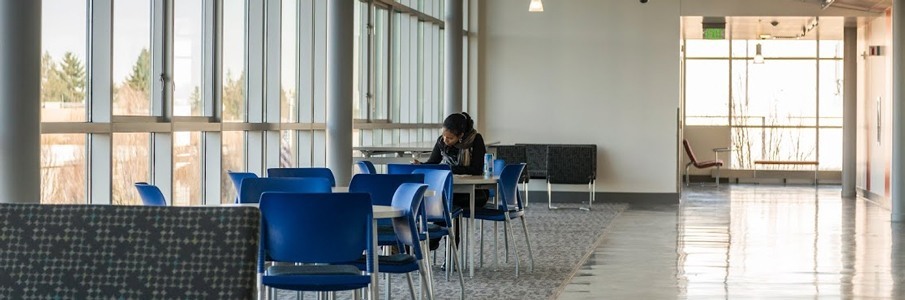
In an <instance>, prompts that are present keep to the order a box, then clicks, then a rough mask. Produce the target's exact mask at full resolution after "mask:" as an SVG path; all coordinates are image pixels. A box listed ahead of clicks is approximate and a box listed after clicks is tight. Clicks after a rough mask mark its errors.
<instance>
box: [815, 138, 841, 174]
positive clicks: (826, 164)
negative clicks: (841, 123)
mask: <svg viewBox="0 0 905 300" xmlns="http://www.w3.org/2000/svg"><path fill="white" fill-rule="evenodd" d="M819 161H820V169H821V170H837V171H838V170H842V129H841V128H821V129H820V157H819Z"/></svg>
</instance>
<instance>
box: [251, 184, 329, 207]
mask: <svg viewBox="0 0 905 300" xmlns="http://www.w3.org/2000/svg"><path fill="white" fill-rule="evenodd" d="M264 192H286V193H331V192H332V188H331V187H330V181H328V180H327V179H326V178H245V179H243V180H242V186H241V187H240V188H239V203H258V201H260V199H261V194H263V193H264Z"/></svg>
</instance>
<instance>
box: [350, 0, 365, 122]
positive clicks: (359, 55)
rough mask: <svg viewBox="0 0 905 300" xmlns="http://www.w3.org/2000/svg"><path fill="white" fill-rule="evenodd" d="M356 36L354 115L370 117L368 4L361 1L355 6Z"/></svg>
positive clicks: (353, 70) (353, 90)
mask: <svg viewBox="0 0 905 300" xmlns="http://www.w3.org/2000/svg"><path fill="white" fill-rule="evenodd" d="M354 28H356V30H355V38H354V39H353V42H352V48H353V50H352V51H354V52H353V53H355V56H354V58H353V60H352V73H353V74H352V95H353V96H352V97H354V100H353V101H352V116H353V117H354V118H355V119H362V120H366V119H368V4H367V3H364V2H359V3H358V5H357V6H355V21H354Z"/></svg>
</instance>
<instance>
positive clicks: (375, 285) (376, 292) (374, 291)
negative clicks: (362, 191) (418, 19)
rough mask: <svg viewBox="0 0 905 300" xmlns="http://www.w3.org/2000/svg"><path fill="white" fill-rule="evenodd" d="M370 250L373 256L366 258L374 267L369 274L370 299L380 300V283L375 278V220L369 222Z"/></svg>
mask: <svg viewBox="0 0 905 300" xmlns="http://www.w3.org/2000/svg"><path fill="white" fill-rule="evenodd" d="M371 249H373V252H372V253H373V255H371V256H369V257H368V260H371V261H372V262H373V265H374V270H373V272H371V299H372V300H378V299H380V287H379V286H380V281H379V280H378V278H377V274H379V273H380V271H379V270H378V266H377V265H378V263H377V262H378V261H380V260H379V259H377V257H375V255H377V219H373V220H371Z"/></svg>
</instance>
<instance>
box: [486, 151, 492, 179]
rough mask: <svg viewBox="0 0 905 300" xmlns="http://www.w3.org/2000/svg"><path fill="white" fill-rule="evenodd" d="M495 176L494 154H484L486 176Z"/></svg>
mask: <svg viewBox="0 0 905 300" xmlns="http://www.w3.org/2000/svg"><path fill="white" fill-rule="evenodd" d="M491 176H493V154H490V153H487V154H484V178H488V179H489V178H490V177H491Z"/></svg>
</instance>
